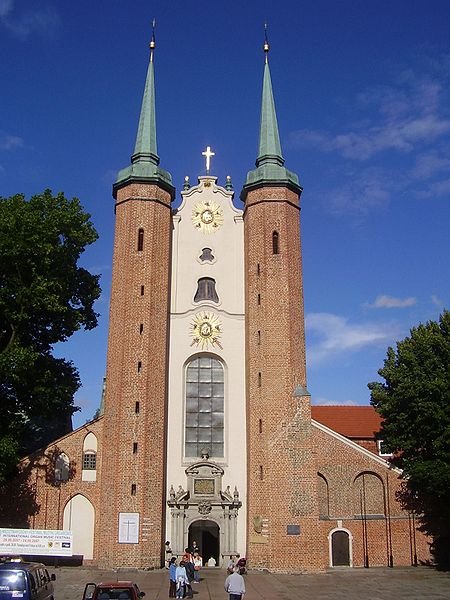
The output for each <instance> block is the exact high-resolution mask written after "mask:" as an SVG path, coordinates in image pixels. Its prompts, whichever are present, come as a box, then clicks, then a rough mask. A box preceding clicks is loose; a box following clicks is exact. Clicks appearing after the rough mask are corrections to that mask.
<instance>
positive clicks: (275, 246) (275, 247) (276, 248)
mask: <svg viewBox="0 0 450 600" xmlns="http://www.w3.org/2000/svg"><path fill="white" fill-rule="evenodd" d="M272 254H280V236H279V234H278V231H274V232H273V233H272Z"/></svg>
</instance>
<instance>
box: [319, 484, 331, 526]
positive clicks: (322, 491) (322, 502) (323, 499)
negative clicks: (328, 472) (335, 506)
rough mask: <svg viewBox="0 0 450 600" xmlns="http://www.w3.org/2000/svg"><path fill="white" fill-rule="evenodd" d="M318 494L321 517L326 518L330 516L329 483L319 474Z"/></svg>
mask: <svg viewBox="0 0 450 600" xmlns="http://www.w3.org/2000/svg"><path fill="white" fill-rule="evenodd" d="M317 494H318V499H319V516H320V517H322V518H326V517H329V516H330V496H329V490H328V481H327V480H326V479H325V477H324V476H323V475H321V474H320V473H317Z"/></svg>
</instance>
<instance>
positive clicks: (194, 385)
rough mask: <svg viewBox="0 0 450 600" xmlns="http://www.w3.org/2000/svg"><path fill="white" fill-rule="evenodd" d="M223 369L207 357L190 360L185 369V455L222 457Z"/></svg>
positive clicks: (213, 359)
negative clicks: (204, 451) (204, 454)
mask: <svg viewBox="0 0 450 600" xmlns="http://www.w3.org/2000/svg"><path fill="white" fill-rule="evenodd" d="M223 430H224V370H223V366H222V364H221V363H220V362H219V361H218V360H216V359H215V358H212V357H210V356H201V357H198V358H194V359H193V360H192V361H191V362H190V363H189V364H188V366H187V368H186V428H185V435H186V439H185V455H186V456H189V457H200V456H201V454H202V451H203V450H206V451H207V452H208V454H209V455H210V456H214V457H221V456H223V455H224V445H223V438H224V436H223V433H224V431H223Z"/></svg>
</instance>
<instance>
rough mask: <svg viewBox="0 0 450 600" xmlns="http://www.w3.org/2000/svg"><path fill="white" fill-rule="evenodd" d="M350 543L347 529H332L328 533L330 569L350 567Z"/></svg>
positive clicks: (350, 539)
mask: <svg viewBox="0 0 450 600" xmlns="http://www.w3.org/2000/svg"><path fill="white" fill-rule="evenodd" d="M351 542H352V538H351V534H350V532H349V531H348V530H347V529H333V531H331V532H330V534H329V543H330V565H331V566H332V567H351V566H352V544H351Z"/></svg>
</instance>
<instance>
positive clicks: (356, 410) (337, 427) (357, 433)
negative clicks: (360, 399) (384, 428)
mask: <svg viewBox="0 0 450 600" xmlns="http://www.w3.org/2000/svg"><path fill="white" fill-rule="evenodd" d="M311 417H312V418H313V419H314V421H318V422H319V423H322V425H325V426H326V427H329V428H330V429H332V430H333V431H336V432H337V433H340V434H341V435H344V436H345V437H348V438H357V439H363V438H366V439H368V438H371V439H374V438H375V436H376V434H377V433H378V432H379V431H380V429H381V422H382V418H381V416H380V415H379V414H378V413H377V412H376V410H375V409H374V408H373V407H372V406H311Z"/></svg>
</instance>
